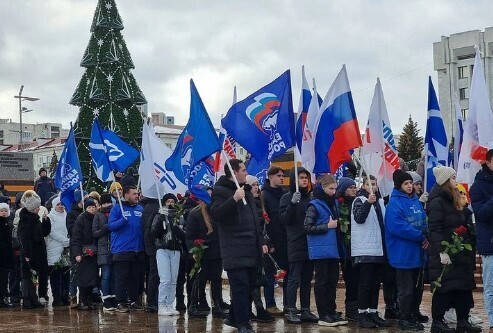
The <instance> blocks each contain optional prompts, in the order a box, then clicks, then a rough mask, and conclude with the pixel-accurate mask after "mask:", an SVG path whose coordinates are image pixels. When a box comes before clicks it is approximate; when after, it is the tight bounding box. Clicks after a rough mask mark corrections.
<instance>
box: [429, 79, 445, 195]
mask: <svg viewBox="0 0 493 333" xmlns="http://www.w3.org/2000/svg"><path fill="white" fill-rule="evenodd" d="M425 151H426V152H427V153H428V156H427V157H426V177H427V181H426V184H424V186H425V188H424V191H425V192H428V191H429V190H431V188H432V187H433V185H434V184H435V182H436V180H435V176H434V175H433V168H434V167H436V166H437V165H439V164H440V165H443V166H447V165H448V160H449V149H448V140H447V134H446V133H445V127H444V126H443V119H442V113H441V112H440V107H439V106H438V100H437V96H436V94H435V89H434V88H433V83H432V82H431V76H430V77H429V79H428V120H427V122H426V136H425Z"/></svg>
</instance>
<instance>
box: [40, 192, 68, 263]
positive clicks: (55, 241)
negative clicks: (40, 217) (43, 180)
mask: <svg viewBox="0 0 493 333" xmlns="http://www.w3.org/2000/svg"><path fill="white" fill-rule="evenodd" d="M59 202H60V198H59V197H56V198H55V199H53V208H51V211H50V213H49V214H48V217H49V218H50V221H51V232H50V234H49V235H48V237H46V238H45V241H46V252H47V253H48V266H53V265H54V264H55V263H56V262H57V261H58V260H60V256H61V255H62V252H63V249H64V248H65V247H68V246H69V239H68V237H67V226H66V224H65V223H66V217H67V213H66V212H65V211H64V212H63V213H60V212H57V211H56V210H55V207H56V205H57V204H58V203H59Z"/></svg>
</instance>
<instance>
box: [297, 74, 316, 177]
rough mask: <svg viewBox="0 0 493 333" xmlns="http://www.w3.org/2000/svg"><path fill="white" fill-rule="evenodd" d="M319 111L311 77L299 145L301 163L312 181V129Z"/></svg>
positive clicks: (313, 161)
mask: <svg viewBox="0 0 493 333" xmlns="http://www.w3.org/2000/svg"><path fill="white" fill-rule="evenodd" d="M318 112H319V105H318V93H317V85H316V84H315V79H313V94H312V99H311V101H310V106H309V107H308V113H307V115H306V122H305V127H304V128H303V143H302V145H301V165H302V166H303V167H304V168H305V169H306V170H308V172H310V174H311V175H312V181H314V180H315V175H314V173H313V167H314V166H315V136H314V133H313V132H314V129H315V124H316V121H317V117H318Z"/></svg>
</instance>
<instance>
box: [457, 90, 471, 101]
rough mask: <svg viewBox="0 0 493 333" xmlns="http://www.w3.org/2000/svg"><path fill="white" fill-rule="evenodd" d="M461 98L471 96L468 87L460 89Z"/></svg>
mask: <svg viewBox="0 0 493 333" xmlns="http://www.w3.org/2000/svg"><path fill="white" fill-rule="evenodd" d="M459 98H460V99H467V98H469V95H468V91H467V88H460V89H459Z"/></svg>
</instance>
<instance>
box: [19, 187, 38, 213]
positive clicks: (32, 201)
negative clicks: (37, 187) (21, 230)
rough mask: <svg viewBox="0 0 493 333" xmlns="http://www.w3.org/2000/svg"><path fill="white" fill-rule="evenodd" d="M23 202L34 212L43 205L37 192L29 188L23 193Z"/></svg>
mask: <svg viewBox="0 0 493 333" xmlns="http://www.w3.org/2000/svg"><path fill="white" fill-rule="evenodd" d="M21 204H23V205H24V207H26V209H27V210H28V211H30V212H32V211H34V210H35V209H36V208H38V207H39V206H41V198H40V197H39V195H37V194H36V192H34V191H31V190H28V191H26V192H24V194H23V195H22V198H21Z"/></svg>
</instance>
